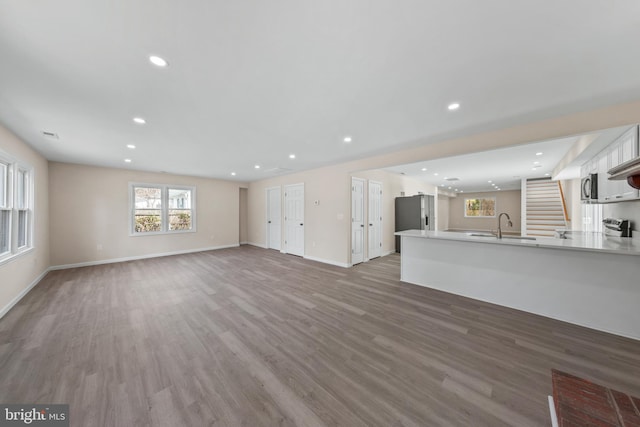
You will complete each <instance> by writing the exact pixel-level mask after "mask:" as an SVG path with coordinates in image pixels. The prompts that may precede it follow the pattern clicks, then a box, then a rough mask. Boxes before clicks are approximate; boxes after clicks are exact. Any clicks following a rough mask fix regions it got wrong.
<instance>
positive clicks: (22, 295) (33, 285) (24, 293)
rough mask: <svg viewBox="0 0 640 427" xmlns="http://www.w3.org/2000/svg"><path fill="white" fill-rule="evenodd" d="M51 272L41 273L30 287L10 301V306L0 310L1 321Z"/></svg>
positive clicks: (47, 270) (48, 269)
mask: <svg viewBox="0 0 640 427" xmlns="http://www.w3.org/2000/svg"><path fill="white" fill-rule="evenodd" d="M49 271H51V269H50V268H47V269H46V270H45V271H43V272H42V273H40V275H39V276H38V277H36V278H35V279H34V280H33V282H31V283H30V284H29V286H27V287H26V288H24V289H23V290H22V291H21V292H20V293H19V294H18V295H17V296H16V297H15V298H14V299H12V300H11V301H9V304H7V305H5V306H4V307H2V310H0V319H2V318H3V317H4V315H5V314H7V313H8V312H9V310H11V309H12V308H13V306H14V305H16V304H17V303H19V302H20V300H21V299H22V298H24V296H25V295H26V294H28V293H29V291H30V290H31V289H33V288H35V286H36V285H37V284H38V283H40V281H41V280H42V279H43V278H44V276H46V275H47V273H48V272H49Z"/></svg>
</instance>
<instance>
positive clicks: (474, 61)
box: [0, 0, 640, 181]
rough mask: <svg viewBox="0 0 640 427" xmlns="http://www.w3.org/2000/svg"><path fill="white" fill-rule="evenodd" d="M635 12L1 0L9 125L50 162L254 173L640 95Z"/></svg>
mask: <svg viewBox="0 0 640 427" xmlns="http://www.w3.org/2000/svg"><path fill="white" fill-rule="evenodd" d="M638 16H640V2H637V1H636V0H626V1H625V0H622V1H615V2H610V1H601V0H597V1H596V0H565V1H562V2H557V1H553V2H552V1H541V2H540V1H538V2H514V1H511V0H488V1H483V2H479V1H476V0H455V1H433V0H425V1H393V2H391V1H379V2H370V1H364V0H351V1H335V0H328V1H321V2H296V1H283V0H274V1H269V2H257V1H249V2H233V1H231V2H229V1H224V2H223V1H215V0H207V1H204V0H192V1H189V2H177V1H173V2H171V1H151V0H136V1H120V0H117V1H89V2H87V1H81V0H60V1H55V2H50V1H43V0H35V1H3V2H1V3H0V61H1V64H0V122H2V123H3V124H4V125H5V126H7V127H8V128H9V129H11V130H12V131H14V132H15V133H17V134H18V135H19V136H20V137H22V138H23V139H24V140H26V141H27V142H28V143H29V144H31V145H32V146H33V147H34V148H36V149H37V150H38V151H40V152H41V153H43V154H44V155H45V156H46V157H47V158H48V159H50V160H54V161H64V162H75V163H83V164H90V165H102V166H109V167H124V168H134V169H141V170H151V171H166V172H171V173H181V174H190V175H198V176H208V177H218V178H227V179H238V180H242V181H250V180H256V179H260V178H264V177H268V176H273V175H274V174H279V173H287V172H289V171H297V170H303V169H309V168H313V167H317V166H321V165H326V164H331V163H336V162H341V161H346V160H350V159H355V158H360V157H364V156H367V155H372V154H377V153H384V152H389V151H393V150H397V149H399V148H404V147H408V146H412V145H415V144H417V143H418V142H417V141H419V142H420V143H421V144H424V143H431V142H435V141H440V140H445V139H448V138H450V137H454V136H463V135H467V134H470V133H475V132H478V131H482V130H489V129H496V128H502V127H506V126H510V125H515V124H518V123H525V122H531V121H535V120H540V119H544V118H547V117H554V116H558V115H562V114H569V113H572V112H576V111H581V110H587V109H591V108H596V107H600V106H605V105H610V104H615V103H620V102H625V101H630V100H635V99H638V98H640V72H638V70H639V69H640V55H638V54H637V53H636V51H637V40H640V25H638V19H637V17H638ZM149 55H159V56H161V57H163V58H165V59H166V60H168V61H169V66H168V67H166V68H157V67H155V66H154V65H152V64H150V62H149V60H148V58H149ZM452 102H458V103H460V105H461V106H460V108H459V109H458V110H456V111H449V110H448V109H447V106H448V105H449V104H450V103H452ZM136 116H139V117H143V118H145V119H146V121H147V123H146V125H138V124H135V123H133V122H132V118H133V117H136ZM42 131H48V132H53V133H56V134H57V135H58V139H55V138H47V137H44V136H43V135H42ZM347 135H349V136H351V137H352V141H351V142H350V143H344V142H343V138H344V137H345V136H347ZM127 144H133V145H135V146H136V148H135V149H128V148H127V147H126V145H127ZM290 154H295V155H296V158H295V159H290V158H289V155H290ZM125 158H129V159H131V160H132V161H131V163H124V159H125ZM256 164H259V165H260V166H261V168H260V169H255V168H254V165H256ZM231 172H236V175H235V176H234V177H232V176H231V175H230V174H231Z"/></svg>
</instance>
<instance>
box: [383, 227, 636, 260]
mask: <svg viewBox="0 0 640 427" xmlns="http://www.w3.org/2000/svg"><path fill="white" fill-rule="evenodd" d="M471 234H475V233H464V232H453V231H429V230H406V231H398V232H396V233H395V235H396V236H403V237H417V238H424V239H439V240H456V241H461V242H471V243H487V244H494V245H513V246H528V247H538V248H546V249H565V250H574V251H588V252H605V253H611V254H622V255H638V256H640V239H636V238H627V237H610V236H605V235H604V234H603V233H571V234H569V235H568V236H569V237H568V238H567V239H559V238H553V237H536V238H535V240H527V239H519V238H517V237H515V236H509V237H508V238H503V239H498V238H497V237H484V236H472V235H471ZM478 234H481V233H478Z"/></svg>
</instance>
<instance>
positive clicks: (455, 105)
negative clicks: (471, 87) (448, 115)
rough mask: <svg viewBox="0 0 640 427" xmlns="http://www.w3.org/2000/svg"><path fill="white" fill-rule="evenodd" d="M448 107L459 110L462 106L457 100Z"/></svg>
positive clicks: (451, 109)
mask: <svg viewBox="0 0 640 427" xmlns="http://www.w3.org/2000/svg"><path fill="white" fill-rule="evenodd" d="M447 108H448V109H449V110H450V111H453V110H457V109H458V108H460V104H458V103H457V102H454V103H452V104H449V106H448V107H447Z"/></svg>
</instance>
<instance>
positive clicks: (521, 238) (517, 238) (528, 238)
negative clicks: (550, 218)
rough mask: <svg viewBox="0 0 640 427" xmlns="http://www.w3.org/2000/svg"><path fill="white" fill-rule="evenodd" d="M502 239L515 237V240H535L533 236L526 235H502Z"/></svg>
mask: <svg viewBox="0 0 640 427" xmlns="http://www.w3.org/2000/svg"><path fill="white" fill-rule="evenodd" d="M502 238H503V239H515V240H536V238H535V237H527V236H502Z"/></svg>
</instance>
